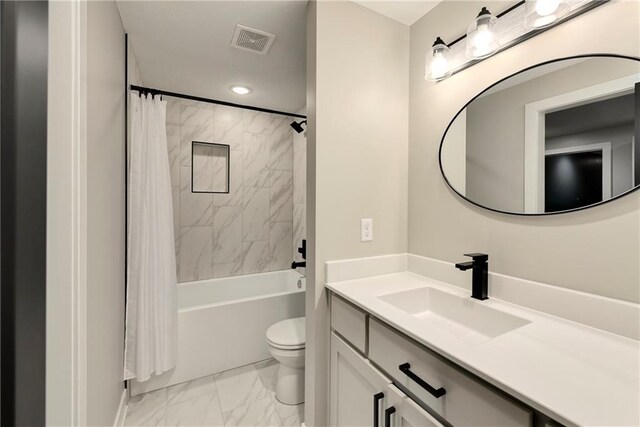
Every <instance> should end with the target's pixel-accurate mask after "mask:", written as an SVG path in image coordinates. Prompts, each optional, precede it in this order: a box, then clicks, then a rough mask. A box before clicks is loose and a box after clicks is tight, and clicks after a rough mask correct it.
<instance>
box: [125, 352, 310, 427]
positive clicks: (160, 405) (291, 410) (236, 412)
mask: <svg viewBox="0 0 640 427" xmlns="http://www.w3.org/2000/svg"><path fill="white" fill-rule="evenodd" d="M277 369H278V362H277V361H276V360H274V359H267V360H264V361H261V362H257V363H254V364H253V365H247V366H242V367H240V368H236V369H232V370H230V371H226V372H222V373H219V374H215V375H210V376H207V377H203V378H198V379H196V380H192V381H187V382H185V383H181V384H177V385H174V386H171V387H168V388H165V389H161V390H157V391H153V392H150V393H146V394H143V395H139V396H134V397H131V398H130V399H129V403H128V408H127V414H126V419H125V426H167V427H168V426H194V427H195V426H202V427H204V426H207V427H208V426H227V427H244V426H269V427H283V426H287V427H289V426H291V427H298V426H300V425H301V423H302V421H303V420H304V404H300V405H284V404H282V403H280V402H278V400H277V399H276V398H275V383H276V374H277Z"/></svg>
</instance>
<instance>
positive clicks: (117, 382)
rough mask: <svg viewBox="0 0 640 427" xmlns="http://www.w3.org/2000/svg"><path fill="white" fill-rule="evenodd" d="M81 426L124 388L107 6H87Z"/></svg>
mask: <svg viewBox="0 0 640 427" xmlns="http://www.w3.org/2000/svg"><path fill="white" fill-rule="evenodd" d="M87 29H88V38H87V52H88V57H87V164H88V168H87V169H88V179H87V233H88V236H87V259H88V265H87V395H86V396H87V422H88V424H89V425H113V423H114V420H115V417H116V413H117V411H118V406H119V403H120V399H121V396H122V391H123V389H124V382H123V354H124V301H125V292H124V281H125V126H124V111H125V45H124V29H123V27H122V23H121V21H120V15H119V13H118V10H117V8H116V4H115V2H114V1H97V2H88V3H87Z"/></svg>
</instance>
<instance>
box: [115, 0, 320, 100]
mask: <svg viewBox="0 0 640 427" xmlns="http://www.w3.org/2000/svg"><path fill="white" fill-rule="evenodd" d="M117 5H118V9H119V11H120V16H121V17H122V22H123V25H124V28H125V31H126V32H127V33H128V35H129V42H130V44H131V47H132V49H133V51H134V53H135V56H136V59H137V62H138V66H139V67H140V71H141V74H142V79H143V82H144V85H145V86H147V87H152V88H158V89H163V90H168V91H172V92H179V93H185V94H190V95H195V96H201V97H206V98H213V99H219V100H224V101H229V102H237V103H242V104H247V105H254V106H259V107H265V108H270V109H275V110H281V111H287V112H296V111H298V110H299V109H300V108H301V107H304V105H305V99H306V75H305V57H306V53H305V51H306V49H305V38H306V37H305V36H306V22H305V21H306V18H305V15H306V5H307V2H306V0H305V1H296V0H294V1H291V0H289V1H124V0H118V1H117ZM236 24H242V25H245V26H248V27H252V28H255V29H258V30H262V31H266V32H269V33H272V34H275V35H276V39H275V41H274V43H273V45H272V46H271V49H270V50H269V52H268V53H267V55H261V54H257V53H253V52H247V51H244V50H239V49H236V48H233V47H231V44H230V43H231V38H232V36H233V32H234V29H235V26H236ZM233 84H241V85H246V86H248V87H250V88H251V89H252V90H253V92H252V93H250V94H249V95H245V96H240V95H236V94H234V93H232V92H231V91H230V90H229V86H231V85H233Z"/></svg>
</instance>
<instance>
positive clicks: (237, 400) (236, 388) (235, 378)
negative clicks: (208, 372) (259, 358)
mask: <svg viewBox="0 0 640 427" xmlns="http://www.w3.org/2000/svg"><path fill="white" fill-rule="evenodd" d="M214 378H215V381H216V387H217V388H218V395H219V396H220V405H221V407H222V411H223V413H225V420H226V419H227V415H226V414H227V413H228V412H229V411H231V410H233V409H235V408H238V407H241V406H247V405H249V404H250V403H251V402H254V401H257V400H262V399H264V398H269V399H271V397H270V396H269V391H268V390H267V389H266V388H265V386H264V385H263V384H262V381H261V380H260V377H259V376H258V372H257V371H256V368H255V367H254V366H253V365H247V366H242V367H240V368H236V369H232V370H230V371H226V372H222V373H220V374H216V375H215V376H214ZM272 406H273V404H272ZM274 411H275V408H274ZM236 417H239V415H238V414H236V415H234V416H233V417H232V418H236ZM227 422H228V421H227Z"/></svg>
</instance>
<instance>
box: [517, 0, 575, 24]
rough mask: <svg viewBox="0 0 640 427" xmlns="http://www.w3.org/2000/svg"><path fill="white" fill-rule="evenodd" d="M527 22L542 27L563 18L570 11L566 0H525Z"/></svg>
mask: <svg viewBox="0 0 640 427" xmlns="http://www.w3.org/2000/svg"><path fill="white" fill-rule="evenodd" d="M524 5H525V13H526V15H525V24H526V26H527V27H529V28H542V27H546V26H547V25H551V24H553V23H554V22H556V21H558V20H559V19H562V18H563V17H564V16H565V15H566V14H567V12H569V5H568V4H567V2H566V0H525V2H524Z"/></svg>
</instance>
